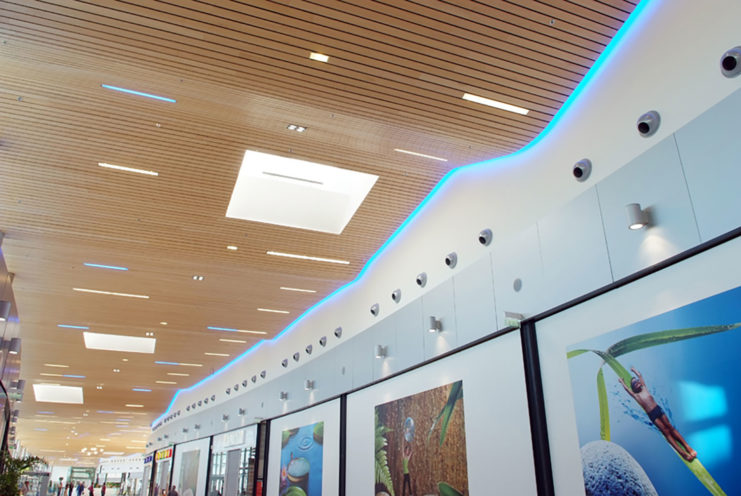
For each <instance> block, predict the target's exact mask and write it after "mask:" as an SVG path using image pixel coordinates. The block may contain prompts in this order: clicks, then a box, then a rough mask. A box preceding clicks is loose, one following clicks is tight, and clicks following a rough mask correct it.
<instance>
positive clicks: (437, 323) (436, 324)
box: [427, 315, 443, 332]
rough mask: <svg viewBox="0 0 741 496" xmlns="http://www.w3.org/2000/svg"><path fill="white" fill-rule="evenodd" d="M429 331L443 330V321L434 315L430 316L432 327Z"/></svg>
mask: <svg viewBox="0 0 741 496" xmlns="http://www.w3.org/2000/svg"><path fill="white" fill-rule="evenodd" d="M427 330H428V331H429V332H442V330H443V322H442V320H440V319H438V318H437V317H435V316H434V315H431V316H430V327H429V328H428V329H427Z"/></svg>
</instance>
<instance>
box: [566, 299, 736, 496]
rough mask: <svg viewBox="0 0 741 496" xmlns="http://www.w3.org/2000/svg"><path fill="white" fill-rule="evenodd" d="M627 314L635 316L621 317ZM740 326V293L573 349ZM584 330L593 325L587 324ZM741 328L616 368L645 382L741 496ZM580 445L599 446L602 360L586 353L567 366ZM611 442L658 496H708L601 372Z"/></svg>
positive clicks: (648, 352) (613, 379)
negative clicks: (634, 464) (631, 371)
mask: <svg viewBox="0 0 741 496" xmlns="http://www.w3.org/2000/svg"><path fill="white" fill-rule="evenodd" d="M621 311H629V309H623V310H621ZM739 322H741V288H736V289H733V290H730V291H727V292H725V293H721V294H719V295H716V296H713V297H710V298H707V299H705V300H701V301H698V302H696V303H693V304H690V305H687V306H685V307H682V308H679V309H676V310H673V311H670V312H667V313H664V314H661V315H658V316H656V317H653V318H650V319H647V320H644V321H641V322H638V323H635V324H633V325H630V326H627V327H625V328H622V329H620V330H617V331H614V332H610V333H607V334H604V335H602V336H599V337H597V338H594V339H590V340H587V341H585V342H582V343H578V344H576V345H574V346H571V347H569V350H574V349H583V348H589V349H597V350H606V349H607V348H608V347H609V346H611V345H612V344H614V343H616V342H618V341H620V340H622V339H625V338H628V337H630V336H635V335H640V334H645V333H651V332H656V331H663V330H670V329H682V328H690V327H704V326H712V325H723V324H735V323H739ZM584 325H588V323H587V322H585V323H584ZM740 352H741V328H739V329H732V330H729V331H725V332H721V333H718V334H712V335H707V336H702V337H698V338H692V339H688V340H684V341H678V342H674V343H669V344H662V345H658V346H654V347H650V348H645V349H642V350H638V351H634V352H630V353H627V354H625V355H622V356H620V357H618V361H619V362H620V363H621V364H622V365H623V366H624V367H625V368H627V369H630V367H635V368H636V369H637V370H638V371H639V372H641V374H642V375H643V378H644V380H645V381H646V385H647V387H648V390H649V392H650V393H651V394H652V395H653V396H654V398H655V399H656V401H657V402H658V404H659V405H660V406H661V407H662V408H663V409H664V411H665V412H666V414H667V416H668V417H669V419H670V421H671V422H672V423H673V424H674V425H675V426H676V428H677V429H678V430H679V432H680V433H681V434H682V435H683V436H684V438H685V439H686V440H687V442H688V443H689V445H690V446H691V447H692V448H693V449H695V450H696V451H697V453H698V458H699V460H700V461H701V462H702V464H703V465H704V466H705V468H707V470H708V471H709V472H710V474H711V475H712V476H713V478H714V479H715V480H716V482H717V483H718V484H719V485H720V486H721V488H723V490H724V491H725V493H726V494H728V495H732V494H735V495H737V494H741V477H739V474H738V467H739V458H738V456H739V449H738V447H739V446H741V394H739V389H741V388H740V387H739V381H740V380H741V365H740V363H741V361H739V358H738V354H739V353H740ZM568 363H569V371H570V375H571V384H572V389H573V397H574V407H575V411H576V418H577V428H578V433H579V445H580V446H584V445H585V444H586V443H588V442H590V441H594V440H599V439H600V424H599V420H600V417H599V405H598V398H597V385H596V384H597V383H596V376H597V371H598V369H599V367H600V366H601V365H602V363H603V362H602V359H601V358H599V357H598V356H597V355H595V354H594V353H586V354H583V355H579V356H576V357H573V358H571V359H569V360H568ZM603 372H604V374H605V382H606V385H607V396H608V403H609V412H610V427H611V440H612V442H615V443H617V444H619V445H620V446H622V447H623V448H625V449H626V450H627V451H628V452H629V453H630V454H631V455H632V456H633V457H634V458H635V459H636V461H637V462H638V463H639V464H640V465H641V466H642V467H643V469H644V470H645V471H646V473H647V475H648V477H649V478H650V479H651V481H652V483H653V484H654V487H655V488H656V490H657V492H658V494H659V495H666V494H671V495H684V494H687V495H689V494H692V495H695V494H708V492H707V490H706V489H705V487H704V486H703V485H702V484H700V482H699V481H698V480H697V478H696V477H695V476H694V475H693V474H692V473H691V472H690V470H689V469H688V468H687V467H686V466H685V464H684V462H683V461H682V460H681V459H680V458H679V457H678V455H677V454H676V452H675V451H674V450H673V449H672V448H671V446H670V445H669V444H668V443H667V442H666V441H665V439H664V437H663V436H662V435H661V433H660V432H659V430H658V429H657V428H656V427H655V426H654V425H653V424H652V423H651V422H650V421H649V419H648V417H647V415H646V413H645V412H644V411H643V409H642V408H641V407H640V406H639V405H638V404H637V403H636V402H635V401H634V400H633V399H632V398H631V397H630V396H629V395H628V394H627V393H626V392H625V390H624V389H623V387H622V386H621V385H620V383H619V382H618V380H617V376H616V375H615V373H614V372H613V371H612V369H610V368H609V367H608V366H604V367H603Z"/></svg>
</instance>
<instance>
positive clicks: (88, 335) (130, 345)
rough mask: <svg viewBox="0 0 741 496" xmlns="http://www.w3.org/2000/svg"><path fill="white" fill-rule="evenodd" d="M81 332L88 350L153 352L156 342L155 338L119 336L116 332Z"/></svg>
mask: <svg viewBox="0 0 741 496" xmlns="http://www.w3.org/2000/svg"><path fill="white" fill-rule="evenodd" d="M82 334H83V336H84V338H85V348H87V349H89V350H107V351H125V352H130V353H154V346H155V344H156V343H157V340H156V339H154V338H138V337H134V336H119V335H117V334H101V333H98V332H83V333H82Z"/></svg>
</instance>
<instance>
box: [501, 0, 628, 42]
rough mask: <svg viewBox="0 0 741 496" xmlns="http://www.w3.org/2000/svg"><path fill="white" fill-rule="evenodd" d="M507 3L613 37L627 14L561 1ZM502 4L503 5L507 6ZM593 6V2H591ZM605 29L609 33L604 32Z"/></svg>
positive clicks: (536, 0) (538, 0)
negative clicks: (584, 26) (588, 26)
mask: <svg viewBox="0 0 741 496" xmlns="http://www.w3.org/2000/svg"><path fill="white" fill-rule="evenodd" d="M507 3H512V4H516V5H518V6H520V7H522V8H525V9H529V10H532V11H536V12H540V13H541V14H543V15H547V16H548V17H551V18H552V19H553V20H554V21H556V23H557V22H559V21H563V20H568V22H569V23H570V24H572V25H573V24H580V23H581V24H583V25H587V24H588V25H590V30H592V31H597V32H603V33H604V32H609V33H610V36H611V37H612V36H614V35H615V33H616V32H617V30H618V29H620V27H621V26H622V25H623V22H625V19H626V18H627V17H628V13H627V12H624V11H621V10H617V9H615V10H612V11H610V13H609V14H606V13H605V9H604V8H603V9H601V10H600V11H597V10H593V9H591V8H587V7H585V6H583V5H579V4H578V3H570V4H569V3H566V2H564V1H563V0H508V2H507ZM507 3H504V4H503V5H507ZM591 4H594V0H591ZM606 28H607V29H608V30H609V31H606Z"/></svg>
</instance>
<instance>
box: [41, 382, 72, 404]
mask: <svg viewBox="0 0 741 496" xmlns="http://www.w3.org/2000/svg"><path fill="white" fill-rule="evenodd" d="M33 394H34V396H35V397H36V401H37V402H39V403H68V404H73V405H82V403H83V399H82V388H81V387H80V386H60V385H58V384H34V385H33Z"/></svg>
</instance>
